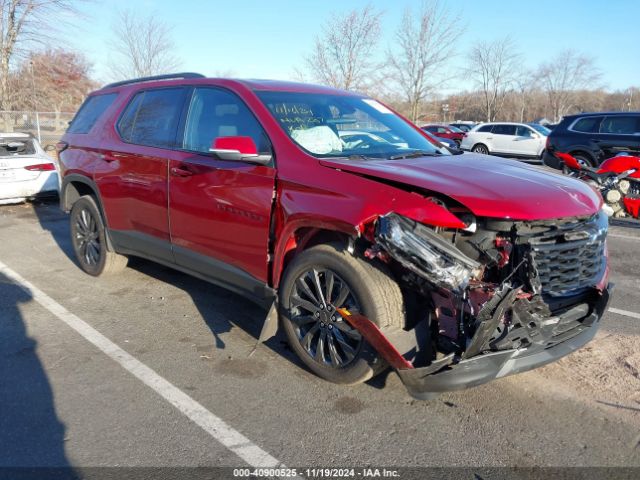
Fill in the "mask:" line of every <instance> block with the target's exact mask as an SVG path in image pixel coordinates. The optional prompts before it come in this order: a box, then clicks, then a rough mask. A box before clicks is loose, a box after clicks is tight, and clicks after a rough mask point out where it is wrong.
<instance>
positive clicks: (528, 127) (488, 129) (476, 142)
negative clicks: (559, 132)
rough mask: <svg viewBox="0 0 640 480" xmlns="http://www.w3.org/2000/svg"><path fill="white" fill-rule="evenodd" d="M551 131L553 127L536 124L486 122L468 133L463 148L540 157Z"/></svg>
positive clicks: (516, 155)
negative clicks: (550, 128)
mask: <svg viewBox="0 0 640 480" xmlns="http://www.w3.org/2000/svg"><path fill="white" fill-rule="evenodd" d="M549 133H551V130H549V129H548V128H546V127H543V126H542V125H537V124H527V123H508V122H500V123H497V122H496V123H483V124H481V125H478V126H476V127H475V128H473V130H471V131H470V132H468V133H467V134H466V135H465V137H464V138H463V139H462V142H461V144H460V148H461V149H462V150H468V151H471V152H475V153H484V154H485V155H489V154H492V155H493V154H495V155H505V156H509V157H519V158H535V159H540V158H542V152H543V151H544V148H545V144H546V142H547V136H548V135H549Z"/></svg>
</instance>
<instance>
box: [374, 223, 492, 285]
mask: <svg viewBox="0 0 640 480" xmlns="http://www.w3.org/2000/svg"><path fill="white" fill-rule="evenodd" d="M376 240H377V242H378V244H379V245H380V246H382V247H383V248H384V249H385V250H386V251H387V253H388V254H389V255H390V256H391V257H392V258H394V259H395V260H396V261H398V262H400V264H402V265H403V266H405V267H406V268H408V269H409V270H411V271H412V272H414V273H416V274H418V275H420V276H421V277H422V278H424V279H425V280H427V281H429V282H430V283H433V284H434V285H437V286H439V287H443V288H447V289H450V290H457V291H459V290H462V289H464V288H465V287H466V286H467V284H468V283H469V280H470V279H471V278H473V277H475V276H478V275H479V274H480V271H481V265H480V264H479V263H478V262H476V261H474V260H472V259H470V258H469V257H467V256H466V255H465V254H464V253H462V252H461V251H460V250H458V249H457V248H456V247H455V246H454V245H453V244H451V243H449V242H447V241H446V240H444V239H443V238H442V237H441V236H439V235H438V234H437V233H435V232H434V231H432V230H431V229H429V228H428V227H426V226H425V225H422V224H420V223H417V222H414V221H413V220H410V219H408V218H406V217H403V216H401V215H398V214H396V213H389V214H387V215H385V216H383V217H380V218H379V219H378V225H377V231H376Z"/></svg>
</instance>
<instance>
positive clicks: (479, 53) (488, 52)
mask: <svg viewBox="0 0 640 480" xmlns="http://www.w3.org/2000/svg"><path fill="white" fill-rule="evenodd" d="M518 60H519V55H518V54H517V52H516V51H515V48H514V45H513V42H512V41H511V39H510V38H509V37H505V38H501V39H498V40H494V41H491V42H478V43H476V44H475V45H474V46H473V48H472V49H471V50H470V51H469V53H468V55H467V65H468V67H467V69H466V73H467V75H468V76H469V77H470V78H471V79H473V80H474V81H475V83H476V85H477V87H478V88H479V90H480V92H481V94H482V98H483V104H484V110H485V112H484V113H485V119H486V121H487V122H493V121H494V120H495V119H496V116H497V115H498V114H499V113H500V109H501V108H502V105H503V103H504V100H505V98H506V95H507V92H508V91H509V89H510V88H511V87H512V86H513V82H514V80H515V73H516V72H517V68H518Z"/></svg>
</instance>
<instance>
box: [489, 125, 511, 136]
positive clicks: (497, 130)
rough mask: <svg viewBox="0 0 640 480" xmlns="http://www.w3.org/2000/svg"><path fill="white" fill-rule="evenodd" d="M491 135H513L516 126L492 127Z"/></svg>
mask: <svg viewBox="0 0 640 480" xmlns="http://www.w3.org/2000/svg"><path fill="white" fill-rule="evenodd" d="M491 133H493V134H495V135H515V134H516V126H515V125H494V126H493V131H492V132H491Z"/></svg>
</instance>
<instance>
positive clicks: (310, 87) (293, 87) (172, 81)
mask: <svg viewBox="0 0 640 480" xmlns="http://www.w3.org/2000/svg"><path fill="white" fill-rule="evenodd" d="M183 84H187V85H221V86H229V87H232V86H234V85H235V86H239V85H242V86H244V87H246V88H249V89H251V90H254V91H276V92H297V93H324V94H330V95H348V96H360V94H358V93H356V92H350V91H347V90H340V89H337V88H332V87H328V86H325V85H315V84H311V83H301V82H289V81H284V80H263V79H237V78H207V77H204V76H203V75H199V74H196V73H175V74H169V75H158V76H155V77H143V78H134V79H131V80H125V81H121V82H115V83H110V84H108V85H105V86H104V87H102V89H101V90H102V91H104V90H109V91H114V90H116V91H117V90H119V89H122V88H132V89H138V88H140V86H141V85H143V86H144V88H148V87H160V86H176V85H183Z"/></svg>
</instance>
